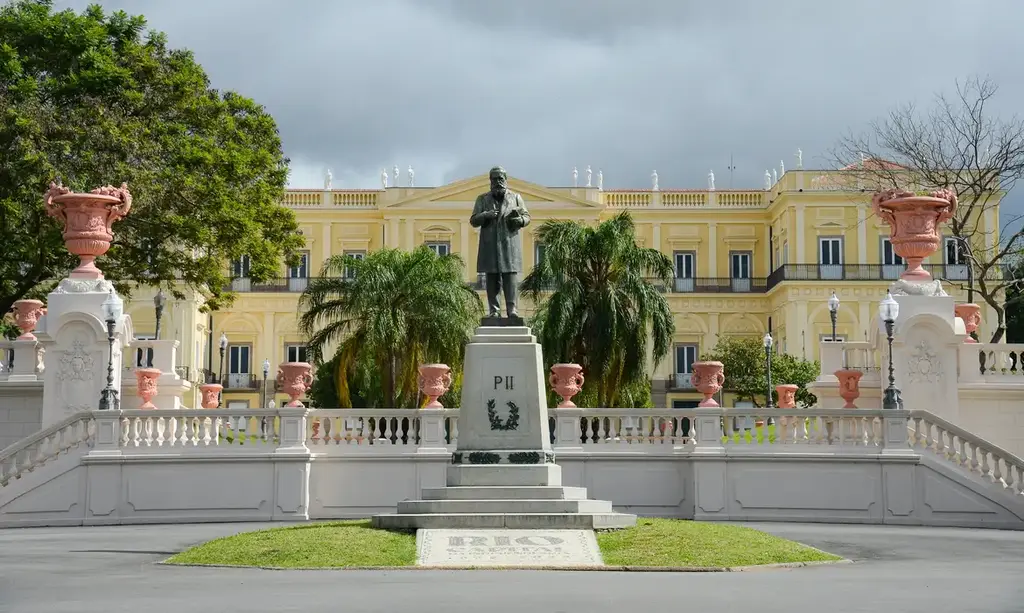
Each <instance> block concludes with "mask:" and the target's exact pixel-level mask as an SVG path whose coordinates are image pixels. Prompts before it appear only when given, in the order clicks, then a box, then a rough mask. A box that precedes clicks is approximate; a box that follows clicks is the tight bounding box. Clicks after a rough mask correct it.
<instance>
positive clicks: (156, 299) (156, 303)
mask: <svg viewBox="0 0 1024 613" xmlns="http://www.w3.org/2000/svg"><path fill="white" fill-rule="evenodd" d="M165 304H167V298H166V297H165V296H164V290H162V289H161V290H160V291H158V292H157V293H156V296H153V308H154V309H155V310H156V330H155V331H154V332H153V338H154V339H156V340H160V317H162V316H163V314H164V305H165Z"/></svg>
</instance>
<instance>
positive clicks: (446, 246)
mask: <svg viewBox="0 0 1024 613" xmlns="http://www.w3.org/2000/svg"><path fill="white" fill-rule="evenodd" d="M426 245H427V249H430V250H431V251H433V252H434V253H436V254H437V255H441V256H445V255H448V254H449V253H451V252H452V244H451V243H448V242H444V243H442V242H431V243H426Z"/></svg>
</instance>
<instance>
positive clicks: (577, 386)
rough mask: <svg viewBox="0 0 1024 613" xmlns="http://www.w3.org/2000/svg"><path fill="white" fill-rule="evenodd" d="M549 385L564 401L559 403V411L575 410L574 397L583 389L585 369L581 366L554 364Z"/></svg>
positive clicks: (549, 377)
mask: <svg viewBox="0 0 1024 613" xmlns="http://www.w3.org/2000/svg"><path fill="white" fill-rule="evenodd" d="M548 383H549V384H551V388H552V389H553V390H555V393H556V394H558V396H559V397H560V398H561V399H562V402H559V403H558V408H559V409H575V408H576V403H575V402H573V401H572V397H573V396H575V395H576V394H578V393H580V390H582V389H583V367H582V366H580V365H579V364H553V365H552V366H551V374H550V375H549V376H548Z"/></svg>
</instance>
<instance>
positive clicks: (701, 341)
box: [126, 170, 998, 407]
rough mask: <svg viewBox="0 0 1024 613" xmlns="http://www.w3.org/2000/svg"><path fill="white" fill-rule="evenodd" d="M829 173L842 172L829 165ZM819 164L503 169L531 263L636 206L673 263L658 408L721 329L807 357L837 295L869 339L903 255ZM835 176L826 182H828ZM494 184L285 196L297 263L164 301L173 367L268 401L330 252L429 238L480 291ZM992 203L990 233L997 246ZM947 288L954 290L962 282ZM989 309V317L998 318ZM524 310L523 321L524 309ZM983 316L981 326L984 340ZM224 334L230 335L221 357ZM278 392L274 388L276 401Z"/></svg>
mask: <svg viewBox="0 0 1024 613" xmlns="http://www.w3.org/2000/svg"><path fill="white" fill-rule="evenodd" d="M833 172H835V171H833ZM823 178H826V177H825V176H824V175H823V171H810V170H795V171H788V172H786V173H784V174H783V176H781V177H779V179H778V180H777V181H774V182H773V181H770V180H769V179H768V177H767V176H766V185H765V187H764V188H762V189H749V190H715V189H713V178H710V177H709V183H710V185H709V187H711V188H712V189H706V190H675V189H657V186H656V183H655V185H654V186H653V188H652V189H636V190H603V189H601V188H599V187H545V186H541V185H537V184H534V183H529V182H527V181H524V180H521V179H518V178H516V177H514V176H510V177H509V188H510V189H511V190H513V191H516V192H519V193H520V194H521V195H522V196H523V198H524V199H525V201H526V205H527V207H528V209H529V211H530V214H531V216H532V217H533V221H532V223H531V225H530V226H528V227H527V228H526V229H525V230H524V237H523V241H524V243H523V255H524V265H525V266H526V267H528V268H529V267H532V266H533V264H534V262H536V261H537V258H539V257H543V246H542V245H540V244H539V243H538V242H537V241H536V239H535V234H534V233H535V232H536V230H537V229H538V228H539V227H540V226H541V224H542V223H543V222H544V221H545V220H548V219H576V220H579V221H582V222H585V223H597V222H599V221H601V220H603V219H607V218H609V217H611V216H613V215H615V214H617V213H619V212H620V211H623V210H627V211H629V212H630V213H631V214H632V216H633V218H634V220H635V221H636V223H637V231H638V241H639V242H640V243H641V244H642V246H645V247H653V248H655V249H659V250H660V251H662V252H663V253H665V254H666V255H668V256H670V257H671V258H672V261H673V262H674V264H675V279H674V283H673V285H672V286H671V287H669V288H666V294H667V297H668V300H669V303H670V304H671V306H672V310H673V312H674V313H675V324H676V338H675V343H674V348H673V351H672V355H670V356H669V357H668V359H667V360H665V361H663V362H662V363H661V364H660V365H659V366H658V368H657V369H656V370H655V371H654V376H653V380H652V392H653V393H652V399H653V401H654V403H655V405H656V406H665V407H671V406H693V403H695V401H696V399H697V398H698V394H697V393H696V392H695V390H694V389H693V388H692V385H691V384H690V372H691V365H692V363H693V362H694V361H695V360H696V359H698V356H699V355H700V354H701V353H702V352H704V351H706V350H709V349H711V348H712V347H713V346H714V345H715V342H716V339H717V338H718V337H720V336H730V335H733V336H756V337H758V338H760V337H762V336H764V334H765V332H768V331H769V330H770V331H771V334H772V336H773V337H774V338H775V341H776V343H777V344H778V346H777V349H778V350H779V351H784V352H787V353H790V354H793V355H797V356H803V357H806V358H809V359H816V358H817V357H818V345H819V342H820V341H823V340H828V339H830V337H831V320H830V317H829V311H828V306H827V300H828V298H829V296H830V295H831V293H832V292H833V291H835V293H836V295H837V296H838V297H839V299H840V300H841V306H840V309H839V313H838V325H837V339H838V340H840V341H842V340H849V341H864V340H867V338H868V331H869V327H870V326H871V322H872V318H873V316H874V314H875V313H876V312H877V307H878V302H879V301H880V300H881V299H882V298H883V297H884V296H885V292H886V289H887V287H888V286H889V284H890V283H891V282H892V280H894V279H896V278H897V277H898V276H899V274H900V272H901V271H902V269H903V262H902V261H901V260H900V258H899V256H897V255H896V254H895V253H894V252H893V251H892V246H891V245H890V243H889V241H888V235H889V229H888V227H887V226H885V225H884V224H882V223H881V221H880V220H879V219H878V218H877V217H875V216H874V215H873V213H872V212H871V206H870V199H871V193H870V191H867V190H857V189H849V188H836V187H835V185H836V182H834V181H828V180H825V181H823V180H822V179H823ZM830 185H831V187H830ZM488 189H489V184H488V177H487V175H486V174H481V175H479V176H475V177H471V178H468V179H464V180H461V181H457V182H454V183H450V184H448V185H443V186H440V187H418V186H417V187H400V186H398V187H394V186H393V187H386V188H384V187H382V188H380V189H376V190H339V189H330V188H324V189H313V190H310V189H291V190H289V191H288V192H287V193H286V195H285V199H284V203H283V204H284V205H285V206H287V207H289V208H291V209H293V210H294V211H295V213H296V217H297V219H298V223H299V228H300V229H301V231H302V234H303V235H304V236H305V239H306V247H305V251H304V252H303V253H302V256H301V257H302V263H301V265H299V266H296V267H287V268H285V267H282V268H281V273H280V274H281V276H280V278H277V279H272V280H270V281H268V282H264V283H255V282H252V281H251V280H250V279H248V278H246V277H247V268H248V264H247V262H246V261H245V260H244V258H243V260H242V261H239V262H233V263H231V267H232V276H233V277H234V279H233V281H232V288H233V290H234V291H236V292H238V296H237V300H236V301H235V302H234V304H233V305H232V306H231V307H230V308H228V309H226V310H222V311H218V312H215V313H213V314H210V315H207V314H202V313H200V312H199V310H198V307H199V306H200V302H199V301H200V300H201V298H199V297H197V298H195V299H192V300H185V301H169V302H168V304H167V305H166V306H165V307H164V310H163V317H162V320H161V328H162V331H161V337H162V338H174V339H177V340H178V341H180V343H181V344H180V347H179V349H178V351H179V358H178V363H179V364H181V365H182V366H183V368H181V369H180V370H181V371H182V372H187V373H188V377H189V378H190V379H192V380H193V381H199V380H200V379H201V378H202V377H203V376H204V375H203V373H204V372H211V371H212V372H213V373H220V372H222V373H223V374H224V379H225V382H224V383H225V391H224V402H225V404H226V405H228V406H239V407H244V406H260V405H262V404H263V403H264V402H265V401H266V400H268V399H269V398H270V397H271V396H273V384H272V382H271V385H270V386H264V365H265V364H266V365H269V377H270V379H271V380H272V379H273V377H274V375H275V373H276V370H277V364H278V363H280V362H284V361H301V360H305V357H306V356H305V347H304V345H303V337H302V335H301V334H299V332H298V328H297V307H298V298H299V294H300V293H301V292H302V290H303V289H304V288H305V287H306V284H307V282H308V278H309V277H310V276H313V275H315V274H316V273H317V271H319V269H320V266H321V265H322V264H323V262H324V260H325V259H326V258H327V257H329V256H331V255H335V254H341V253H346V254H353V255H358V254H365V253H367V252H368V251H371V250H374V249H379V248H381V247H399V248H402V249H411V248H414V247H416V246H418V245H421V244H425V245H427V246H429V247H430V248H431V249H434V250H436V251H437V252H438V253H441V254H444V253H458V254H460V255H461V256H462V257H463V259H464V260H465V261H466V263H467V267H466V282H467V283H476V284H478V285H477V287H478V288H482V286H481V285H479V280H478V278H477V274H476V272H475V270H476V251H477V239H478V234H477V231H476V230H475V229H474V228H472V227H471V226H470V224H469V215H470V212H471V210H472V208H473V202H474V200H475V199H476V196H477V195H479V194H481V193H483V192H485V191H487V190H488ZM997 220H998V209H997V208H995V207H993V208H992V209H990V210H989V211H987V212H986V218H985V219H984V220H983V221H982V226H983V227H984V229H985V230H986V234H987V239H986V240H989V241H995V240H997V238H996V236H997V231H998V224H997ZM960 254H961V252H960V250H958V249H957V244H956V242H955V241H954V240H953V239H952V238H944V240H943V245H942V248H940V249H939V251H938V252H937V253H936V254H935V255H933V256H932V257H931V258H930V259H929V260H927V261H926V265H927V267H928V268H929V269H930V271H931V272H932V274H933V276H937V277H942V278H944V279H947V280H949V281H952V282H955V281H957V280H964V279H966V278H967V272H968V271H967V266H966V262H965V261H964V260H963V259H962V257H961V255H960ZM946 291H947V292H949V293H950V294H951V295H956V294H957V292H959V290H958V289H957V288H956V287H955V286H954V283H947V284H946ZM152 296H153V294H152V292H141V291H140V292H139V293H138V294H137V295H136V296H135V299H134V300H133V301H132V302H131V303H130V304H129V305H127V306H126V310H127V312H128V313H130V314H131V315H132V318H133V322H134V326H135V330H136V335H137V336H138V337H139V338H147V337H152V334H153V332H154V328H155V315H154V306H153V301H152ZM989 311H990V309H988V308H987V307H986V308H985V309H984V310H983V312H982V314H983V316H984V319H985V321H986V322H987V321H993V320H994V313H991V312H989ZM521 312H523V314H524V315H527V316H528V315H529V313H530V305H528V304H523V305H522V309H521ZM985 328H986V324H984V323H983V324H982V329H980V330H979V333H980V334H981V336H982V337H984V336H985V333H986V329H985ZM222 336H223V337H224V338H226V339H227V345H226V347H225V348H224V352H223V359H221V355H220V354H221V351H220V344H221V339H222ZM282 398H283V397H282V396H280V395H278V396H277V402H278V404H280V401H281V399H282Z"/></svg>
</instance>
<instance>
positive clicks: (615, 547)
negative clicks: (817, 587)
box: [597, 517, 841, 568]
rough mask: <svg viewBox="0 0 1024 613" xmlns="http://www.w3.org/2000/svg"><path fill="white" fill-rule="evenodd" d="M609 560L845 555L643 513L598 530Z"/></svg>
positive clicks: (684, 562) (703, 561)
mask: <svg viewBox="0 0 1024 613" xmlns="http://www.w3.org/2000/svg"><path fill="white" fill-rule="evenodd" d="M597 543H598V545H599V546H600V547H601V555H602V556H603V557H604V563H605V564H606V565H608V566H687V567H700V568H709V567H710V568H721V567H728V566H755V565H759V564H781V563H792V562H824V561H834V560H839V559H841V558H840V557H839V556H834V555H832V554H829V553H825V552H823V551H820V550H818V549H814V548H811V547H807V546H805V545H801V544H800V543H795V542H793V541H788V540H786V539H784V538H779V537H777V536H772V535H771V534H766V533H764V532H761V531H759V530H754V529H753V528H745V527H743V526H735V525H731V524H716V523H709V522H699V521H685V520H678V519H655V518H647V517H641V518H640V519H638V520H637V522H636V527H634V528H628V529H626V530H616V531H613V532H599V533H598V534H597Z"/></svg>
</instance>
